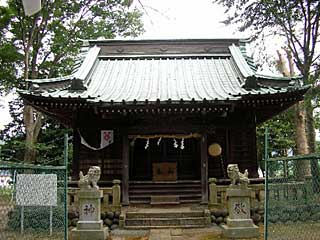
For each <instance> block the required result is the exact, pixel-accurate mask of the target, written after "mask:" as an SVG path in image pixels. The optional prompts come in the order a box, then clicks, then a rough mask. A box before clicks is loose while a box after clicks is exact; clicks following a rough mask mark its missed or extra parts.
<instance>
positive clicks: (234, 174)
mask: <svg viewBox="0 0 320 240" xmlns="http://www.w3.org/2000/svg"><path fill="white" fill-rule="evenodd" d="M227 173H228V177H229V178H230V179H231V185H232V186H235V185H236V183H237V182H238V183H239V185H242V186H247V185H248V184H249V178H248V170H247V169H246V170H245V171H244V173H241V172H240V171H239V167H238V164H229V165H228V167H227Z"/></svg>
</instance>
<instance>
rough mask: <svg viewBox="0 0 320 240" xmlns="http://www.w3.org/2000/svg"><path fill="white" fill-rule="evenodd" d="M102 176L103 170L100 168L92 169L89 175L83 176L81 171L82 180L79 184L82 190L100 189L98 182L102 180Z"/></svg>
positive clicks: (93, 167)
mask: <svg viewBox="0 0 320 240" xmlns="http://www.w3.org/2000/svg"><path fill="white" fill-rule="evenodd" d="M100 174H101V170H100V167H98V166H92V167H90V168H89V171H88V174H87V175H83V173H82V171H80V173H79V177H80V180H79V182H78V185H79V187H80V189H91V188H94V189H99V187H98V185H97V182H98V181H99V179H100Z"/></svg>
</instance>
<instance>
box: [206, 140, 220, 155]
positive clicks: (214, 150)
mask: <svg viewBox="0 0 320 240" xmlns="http://www.w3.org/2000/svg"><path fill="white" fill-rule="evenodd" d="M208 152H209V154H210V155H211V156H212V157H217V156H220V155H221V153H222V148H221V146H220V144H219V143H212V144H211V145H210V146H209V148H208Z"/></svg>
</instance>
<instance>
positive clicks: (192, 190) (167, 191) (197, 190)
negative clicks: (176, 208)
mask: <svg viewBox="0 0 320 240" xmlns="http://www.w3.org/2000/svg"><path fill="white" fill-rule="evenodd" d="M171 192H179V193H201V189H200V187H199V188H186V189H176V188H174V189H153V188H150V189H148V188H146V189H144V188H139V189H130V190H129V193H132V194H144V193H150V194H153V193H161V194H170V193H171Z"/></svg>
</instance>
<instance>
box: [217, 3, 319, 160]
mask: <svg viewBox="0 0 320 240" xmlns="http://www.w3.org/2000/svg"><path fill="white" fill-rule="evenodd" d="M214 2H217V3H219V4H222V5H223V6H225V7H226V12H227V13H228V14H229V17H228V18H227V20H226V21H225V23H226V24H231V23H235V24H239V26H240V27H239V29H240V30H241V31H244V30H249V31H250V32H251V33H253V36H254V38H258V37H261V36H265V35H270V36H273V37H274V36H275V35H277V36H279V37H280V38H282V39H284V41H285V43H284V44H285V46H287V48H288V53H290V54H292V57H293V61H294V64H295V67H296V68H297V69H298V70H299V72H300V73H301V74H302V75H303V77H304V78H303V79H304V84H311V85H312V86H313V88H312V89H311V91H309V92H308V94H307V96H306V98H305V103H304V104H300V107H299V108H298V109H300V110H299V111H300V113H298V115H297V116H301V115H300V114H301V113H302V112H304V111H305V118H306V120H302V121H300V123H302V124H305V129H306V130H305V132H306V134H307V136H306V139H307V142H308V145H307V147H308V150H307V152H306V151H301V153H302V154H304V153H309V152H314V151H315V128H314V119H313V110H314V108H315V107H316V105H315V104H313V103H315V101H313V100H315V97H316V95H317V92H318V91H319V90H318V87H317V84H318V83H317V79H318V78H319V76H320V55H319V35H320V33H319V24H320V23H319V20H320V1H312V0H288V1H284V0H214ZM317 50H318V52H317ZM301 108H302V109H301ZM300 127H304V126H300Z"/></svg>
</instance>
